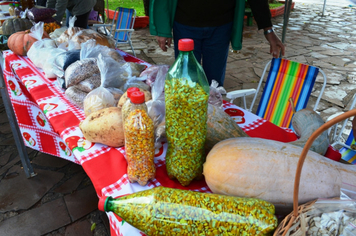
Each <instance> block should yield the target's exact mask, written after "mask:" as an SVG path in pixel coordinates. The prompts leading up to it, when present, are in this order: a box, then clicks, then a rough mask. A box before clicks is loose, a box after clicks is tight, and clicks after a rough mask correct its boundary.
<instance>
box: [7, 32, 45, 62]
mask: <svg viewBox="0 0 356 236" xmlns="http://www.w3.org/2000/svg"><path fill="white" fill-rule="evenodd" d="M30 33H31V30H25V31H20V32H16V33H14V34H12V35H11V36H10V37H9V39H8V40H7V46H8V47H9V49H10V50H11V51H13V52H14V53H16V54H18V55H21V56H26V55H27V52H28V51H29V50H30V48H31V46H32V44H33V43H34V42H36V41H37V39H35V38H34V37H32V36H30ZM44 38H49V35H48V34H47V33H46V32H43V36H42V39H44Z"/></svg>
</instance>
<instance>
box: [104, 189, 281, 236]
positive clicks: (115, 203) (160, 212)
mask: <svg viewBox="0 0 356 236" xmlns="http://www.w3.org/2000/svg"><path fill="white" fill-rule="evenodd" d="M98 209H99V210H101V211H111V212H114V213H115V214H117V215H118V216H120V217H121V218H122V219H123V220H124V221H126V222H127V223H129V224H130V225H132V226H134V227H136V228H137V229H139V230H141V231H143V232H144V233H146V234H147V235H151V236H154V235H270V233H272V232H273V231H274V229H275V228H276V227H277V224H278V220H277V217H276V216H275V215H274V213H275V207H274V205H273V204H271V203H269V202H266V201H264V200H260V199H256V198H242V197H233V196H226V195H219V194H212V193H200V192H196V191H189V190H181V189H173V188H166V187H162V186H160V187H156V188H153V189H148V190H143V191H140V192H136V193H133V194H130V195H128V196H124V197H120V198H117V199H114V198H112V197H107V198H106V197H102V198H100V199H99V204H98Z"/></svg>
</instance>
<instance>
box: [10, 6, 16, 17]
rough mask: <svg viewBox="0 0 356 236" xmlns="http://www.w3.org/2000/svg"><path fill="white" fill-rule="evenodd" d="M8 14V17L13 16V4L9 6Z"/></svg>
mask: <svg viewBox="0 0 356 236" xmlns="http://www.w3.org/2000/svg"><path fill="white" fill-rule="evenodd" d="M9 14H10V16H15V4H14V3H12V4H10V5H9Z"/></svg>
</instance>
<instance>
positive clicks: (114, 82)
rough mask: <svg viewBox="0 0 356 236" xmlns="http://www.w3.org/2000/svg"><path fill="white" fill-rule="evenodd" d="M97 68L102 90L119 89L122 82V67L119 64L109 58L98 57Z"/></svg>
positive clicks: (101, 55) (100, 55)
mask: <svg viewBox="0 0 356 236" xmlns="http://www.w3.org/2000/svg"><path fill="white" fill-rule="evenodd" d="M98 67H99V70H100V76H101V78H102V80H101V86H102V87H104V88H109V87H113V88H120V87H121V86H122V85H123V83H124V80H123V78H122V76H121V75H122V74H123V72H122V69H123V68H122V67H120V64H119V63H118V62H117V61H115V60H114V59H112V58H111V57H109V56H103V54H99V56H98Z"/></svg>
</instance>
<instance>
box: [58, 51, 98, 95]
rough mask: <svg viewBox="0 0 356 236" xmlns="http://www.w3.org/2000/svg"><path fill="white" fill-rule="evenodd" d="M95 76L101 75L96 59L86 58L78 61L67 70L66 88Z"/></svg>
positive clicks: (65, 74)
mask: <svg viewBox="0 0 356 236" xmlns="http://www.w3.org/2000/svg"><path fill="white" fill-rule="evenodd" d="M93 74H100V70H99V67H98V63H97V59H96V58H85V59H83V60H79V61H76V62H74V63H72V64H70V66H68V68H67V69H66V70H65V73H64V77H65V80H66V87H67V88H69V87H70V86H73V85H76V84H78V83H79V82H81V81H83V80H85V79H87V78H89V77H91V76H92V75H93Z"/></svg>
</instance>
